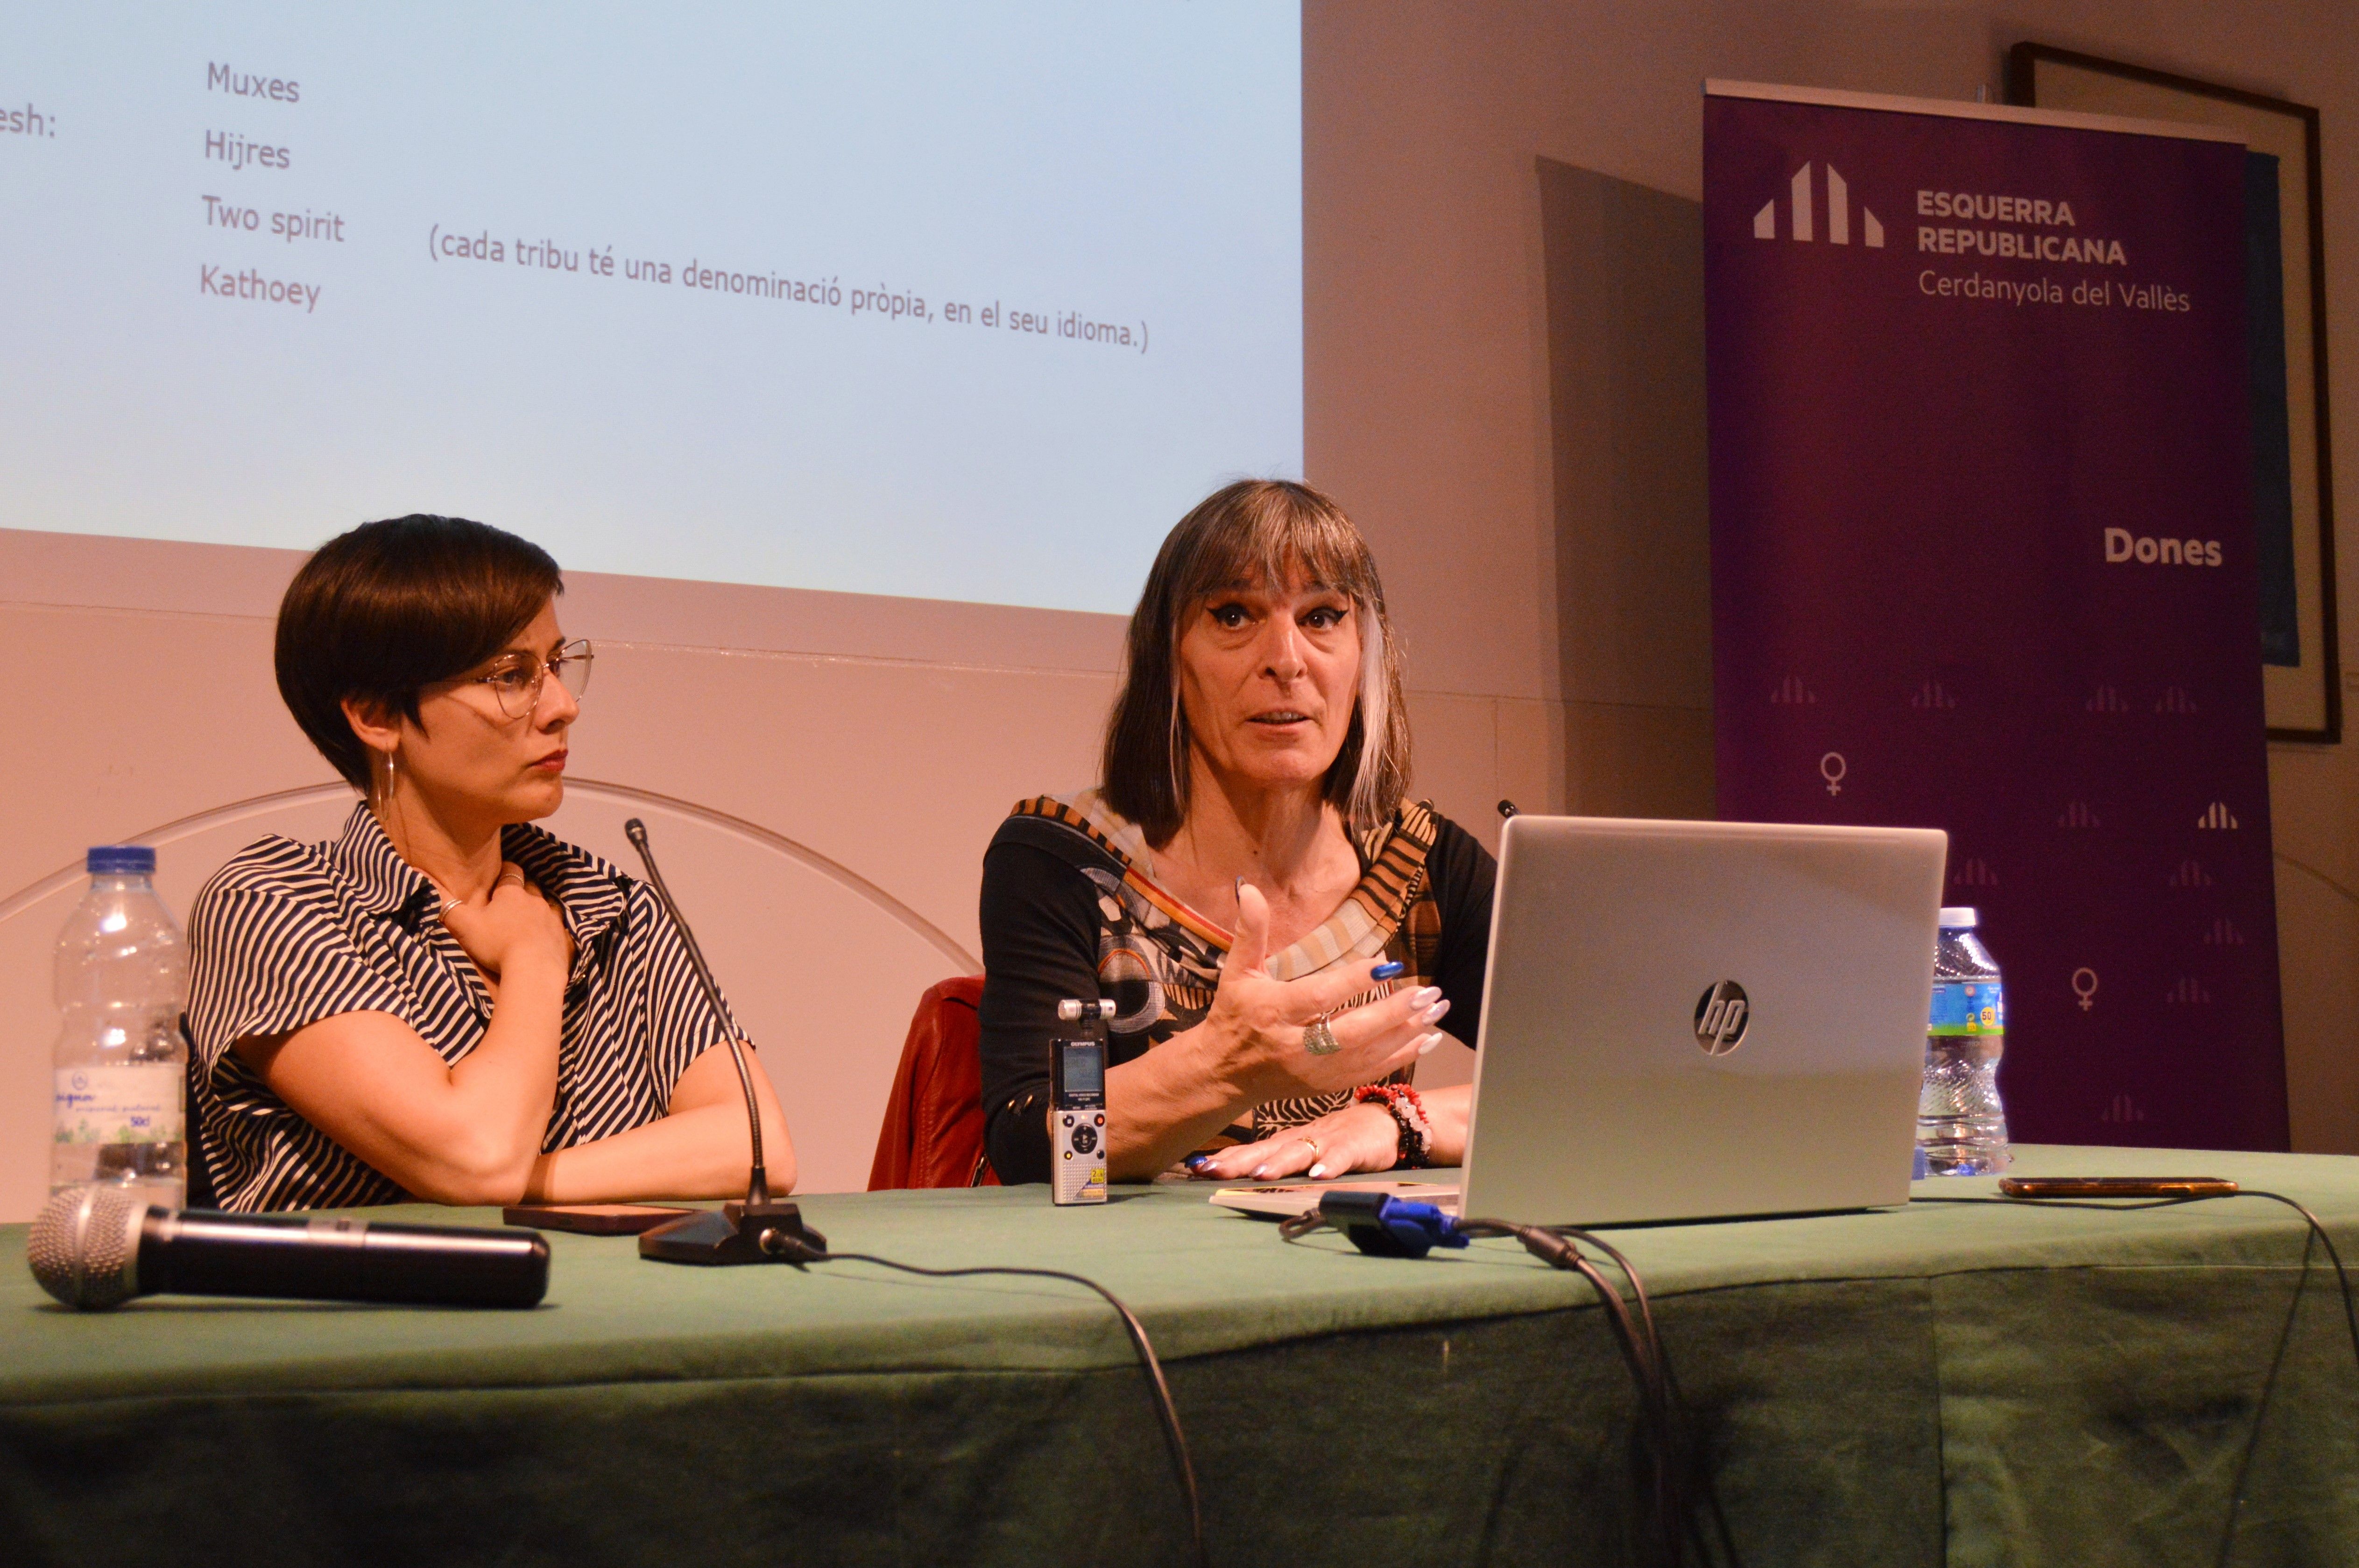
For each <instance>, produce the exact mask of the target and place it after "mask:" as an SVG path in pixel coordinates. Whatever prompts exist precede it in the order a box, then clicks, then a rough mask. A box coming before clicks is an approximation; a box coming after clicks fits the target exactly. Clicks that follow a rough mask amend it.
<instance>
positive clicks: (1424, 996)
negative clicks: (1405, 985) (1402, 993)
mask: <svg viewBox="0 0 2359 1568" xmlns="http://www.w3.org/2000/svg"><path fill="white" fill-rule="evenodd" d="M1440 1000H1441V988H1440V986H1419V987H1418V988H1417V989H1415V990H1413V991H1411V992H1409V993H1408V1004H1409V1006H1411V1007H1431V1006H1432V1005H1433V1004H1434V1003H1435V1002H1438V1001H1440Z"/></svg>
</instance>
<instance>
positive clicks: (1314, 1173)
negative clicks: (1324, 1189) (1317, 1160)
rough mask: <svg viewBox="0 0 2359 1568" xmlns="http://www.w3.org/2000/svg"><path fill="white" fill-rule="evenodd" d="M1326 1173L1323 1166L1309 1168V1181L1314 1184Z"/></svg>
mask: <svg viewBox="0 0 2359 1568" xmlns="http://www.w3.org/2000/svg"><path fill="white" fill-rule="evenodd" d="M1326 1173H1327V1167H1326V1166H1324V1165H1313V1166H1311V1167H1310V1179H1311V1180H1312V1181H1314V1182H1315V1181H1317V1180H1318V1179H1319V1178H1320V1177H1321V1176H1323V1175H1325V1174H1326Z"/></svg>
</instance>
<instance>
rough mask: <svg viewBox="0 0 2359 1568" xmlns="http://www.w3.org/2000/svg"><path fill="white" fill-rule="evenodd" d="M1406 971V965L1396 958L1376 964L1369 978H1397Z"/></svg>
mask: <svg viewBox="0 0 2359 1568" xmlns="http://www.w3.org/2000/svg"><path fill="white" fill-rule="evenodd" d="M1407 972H1408V966H1407V965H1405V964H1402V963H1401V962H1399V961H1398V960H1397V959H1391V960H1387V961H1386V962H1385V963H1381V964H1378V965H1377V966H1376V967H1375V970H1374V971H1373V973H1372V974H1371V976H1370V978H1371V979H1379V980H1391V979H1399V978H1400V977H1401V976H1402V975H1403V974H1405V973H1407Z"/></svg>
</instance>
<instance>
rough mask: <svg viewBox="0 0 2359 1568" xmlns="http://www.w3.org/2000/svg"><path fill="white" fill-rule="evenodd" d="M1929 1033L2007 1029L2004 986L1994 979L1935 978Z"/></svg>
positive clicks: (1994, 1031)
mask: <svg viewBox="0 0 2359 1568" xmlns="http://www.w3.org/2000/svg"><path fill="white" fill-rule="evenodd" d="M1928 1033H1933V1034H2004V1033H2006V992H2005V990H2004V989H2003V988H2002V987H2001V986H2000V985H1999V982H1998V981H1996V980H1995V979H1985V980H1935V981H1934V982H1933V1022H1932V1026H1931V1028H1930V1030H1929V1031H1928Z"/></svg>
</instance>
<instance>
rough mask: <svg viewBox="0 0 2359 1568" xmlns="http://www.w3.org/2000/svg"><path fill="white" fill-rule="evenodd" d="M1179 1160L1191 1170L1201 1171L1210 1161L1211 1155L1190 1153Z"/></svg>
mask: <svg viewBox="0 0 2359 1568" xmlns="http://www.w3.org/2000/svg"><path fill="white" fill-rule="evenodd" d="M1180 1163H1181V1164H1183V1165H1185V1166H1187V1167H1188V1168H1189V1169H1190V1170H1191V1171H1201V1170H1202V1169H1203V1168H1204V1167H1205V1166H1207V1165H1209V1164H1211V1163H1212V1156H1211V1155H1210V1154H1190V1155H1189V1156H1188V1157H1187V1158H1186V1159H1185V1160H1182V1161H1180Z"/></svg>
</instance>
